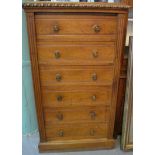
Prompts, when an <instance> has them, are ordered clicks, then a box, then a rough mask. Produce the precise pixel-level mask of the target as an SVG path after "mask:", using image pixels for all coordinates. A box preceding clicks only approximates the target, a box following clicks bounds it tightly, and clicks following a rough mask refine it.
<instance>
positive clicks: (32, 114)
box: [22, 11, 38, 135]
mask: <svg viewBox="0 0 155 155" xmlns="http://www.w3.org/2000/svg"><path fill="white" fill-rule="evenodd" d="M37 129H38V127H37V119H36V111H35V102H34V92H33V83H32V74H31V64H30V57H29V46H28V37H27V28H26V18H25V13H24V11H23V12H22V133H23V135H26V134H31V133H33V132H35V131H36V130H37Z"/></svg>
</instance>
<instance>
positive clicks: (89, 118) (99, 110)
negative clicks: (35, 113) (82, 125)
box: [44, 106, 109, 125]
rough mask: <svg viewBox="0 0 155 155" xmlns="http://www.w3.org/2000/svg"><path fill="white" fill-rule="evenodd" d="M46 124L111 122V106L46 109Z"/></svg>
mask: <svg viewBox="0 0 155 155" xmlns="http://www.w3.org/2000/svg"><path fill="white" fill-rule="evenodd" d="M44 117H45V124H46V125H50V124H64V123H68V124H70V123H73V122H109V106H98V107H95V106H94V107H83V106H81V107H76V108H44Z"/></svg>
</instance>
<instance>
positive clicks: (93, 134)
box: [23, 2, 129, 151]
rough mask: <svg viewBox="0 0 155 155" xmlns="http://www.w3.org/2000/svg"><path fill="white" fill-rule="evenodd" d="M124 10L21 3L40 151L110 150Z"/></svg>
mask: <svg viewBox="0 0 155 155" xmlns="http://www.w3.org/2000/svg"><path fill="white" fill-rule="evenodd" d="M128 7H129V6H127V5H124V4H104V3H103V4H102V3H81V4H80V3H51V2H42V3H40V2H38V3H37V2H33V3H28V2H27V3H24V4H23V8H24V9H25V11H26V16H27V26H28V33H29V45H30V55H31V65H32V74H33V82H34V91H35V100H36V110H37V116H38V125H39V131H40V144H39V149H40V151H49V150H64V149H70V150H71V149H93V148H95V149H97V148H112V147H114V144H115V141H114V139H113V129H114V121H115V109H116V101H117V92H118V81H119V74H120V64H121V57H122V51H123V48H124V40H125V32H126V24H127V12H128Z"/></svg>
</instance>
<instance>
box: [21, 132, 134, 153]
mask: <svg viewBox="0 0 155 155" xmlns="http://www.w3.org/2000/svg"><path fill="white" fill-rule="evenodd" d="M38 142H39V136H38V134H33V135H30V136H23V142H22V155H133V152H132V151H130V152H123V151H122V150H120V146H119V141H118V143H117V145H116V147H115V148H114V149H111V150H97V151H78V152H63V153H39V152H38V146H37V145H38Z"/></svg>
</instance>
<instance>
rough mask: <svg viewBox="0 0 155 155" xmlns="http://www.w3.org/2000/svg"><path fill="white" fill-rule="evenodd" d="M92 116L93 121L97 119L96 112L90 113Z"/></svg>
mask: <svg viewBox="0 0 155 155" xmlns="http://www.w3.org/2000/svg"><path fill="white" fill-rule="evenodd" d="M90 116H91V119H93V120H94V119H95V117H96V112H95V111H91V112H90Z"/></svg>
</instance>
